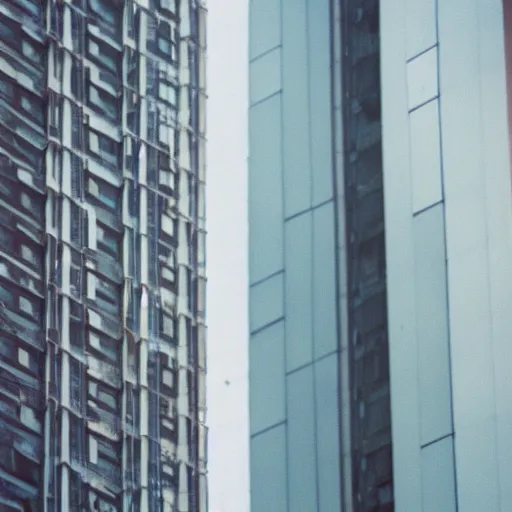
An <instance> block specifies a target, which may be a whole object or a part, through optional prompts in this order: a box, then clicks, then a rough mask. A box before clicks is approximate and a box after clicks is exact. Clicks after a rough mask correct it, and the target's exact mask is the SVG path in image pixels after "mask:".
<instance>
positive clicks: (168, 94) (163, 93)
mask: <svg viewBox="0 0 512 512" xmlns="http://www.w3.org/2000/svg"><path fill="white" fill-rule="evenodd" d="M158 97H159V98H160V99H161V100H162V101H166V102H167V103H170V104H171V105H172V106H173V107H176V104H177V97H178V93H177V90H176V87H175V86H174V85H172V84H170V83H168V82H166V81H164V80H160V82H159V84H158Z"/></svg>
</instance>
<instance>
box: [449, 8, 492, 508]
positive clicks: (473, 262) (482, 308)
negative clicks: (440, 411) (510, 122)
mask: <svg viewBox="0 0 512 512" xmlns="http://www.w3.org/2000/svg"><path fill="white" fill-rule="evenodd" d="M493 1H495V0H491V2H490V3H492V2H493ZM478 3H479V0H469V1H468V0H453V1H451V2H440V3H439V30H440V32H439V41H440V51H441V53H440V84H441V122H442V141H443V170H444V186H445V193H446V198H447V200H446V232H447V258H448V289H449V309H450V335H451V353H452V382H453V402H454V429H455V454H456V458H457V465H456V467H457V487H458V499H459V508H460V510H463V511H464V512H477V511H481V510H486V511H488V512H495V511H496V512H498V511H500V505H499V495H498V490H499V489H498V466H497V455H498V453H497V439H496V419H495V418H496V406H495V395H494V385H495V383H494V377H493V372H494V369H493V350H492V337H493V333H492V329H491V313H490V296H489V253H488V239H487V236H488V235H487V228H486V224H487V221H486V215H487V207H486V201H485V171H486V169H485V166H484V165H483V163H484V162H483V153H482V140H483V139H482V135H483V133H482V117H481V112H482V104H481V96H480V93H481V91H480V83H479V82H480V72H481V69H480V62H481V59H483V58H485V56H483V55H481V47H480V42H479V23H480V20H479V13H478V8H477V5H478ZM488 3H489V2H488ZM454 27H457V30H456V31H455V30H454Z"/></svg>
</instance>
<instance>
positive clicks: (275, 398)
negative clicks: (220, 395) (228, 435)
mask: <svg viewBox="0 0 512 512" xmlns="http://www.w3.org/2000/svg"><path fill="white" fill-rule="evenodd" d="M249 357H250V418H251V433H257V432H260V431H261V430H263V429H265V428H268V427H270V426H272V425H275V424H276V423H279V422H280V421H284V419H285V406H284V373H285V369H284V322H279V323H277V324H274V325H272V326H270V327H267V328H266V329H264V330H263V331H260V332H259V333H258V334H255V335H253V336H252V337H251V342H250V346H249Z"/></svg>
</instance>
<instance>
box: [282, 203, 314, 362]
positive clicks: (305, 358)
mask: <svg viewBox="0 0 512 512" xmlns="http://www.w3.org/2000/svg"><path fill="white" fill-rule="evenodd" d="M312 224H313V222H312V214H311V212H307V213H305V214H303V215H299V216H298V217H295V218H293V219H292V220H289V221H287V222H286V225H285V243H286V252H285V254H286V267H285V301H284V304H285V317H286V368H287V371H292V370H294V369H295V368H299V367H300V366H303V365H304V364H306V363H309V362H310V361H311V360H312V357H313V336H312V334H313V332H312V331H313V301H312V295H313V289H312V287H313V275H312V272H313V269H312V258H313V254H312V252H313V250H312V247H311V244H312V228H313V226H312Z"/></svg>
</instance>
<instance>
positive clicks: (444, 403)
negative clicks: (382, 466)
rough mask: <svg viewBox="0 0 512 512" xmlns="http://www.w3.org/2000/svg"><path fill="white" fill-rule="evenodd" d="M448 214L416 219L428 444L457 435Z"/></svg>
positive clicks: (439, 209)
mask: <svg viewBox="0 0 512 512" xmlns="http://www.w3.org/2000/svg"><path fill="white" fill-rule="evenodd" d="M443 209H444V208H443V205H442V204H440V205H438V206H435V207H434V208H431V209H429V210H427V211H426V212H423V213H422V214H420V215H418V216H417V217H415V218H414V220H413V233H414V260H415V261H414V263H415V274H416V276H415V283H414V284H415V289H416V332H417V337H418V362H419V364H418V372H419V382H418V384H419V402H420V403H419V406H420V424H421V443H422V444H426V443H430V442H432V441H434V440H435V439H439V438H440V437H443V436H445V435H446V434H449V433H451V432H452V410H451V388H450V362H449V348H448V344H449V340H448V310H447V306H448V305H447V289H446V251H445V245H444V236H445V235H444V216H443Z"/></svg>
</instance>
